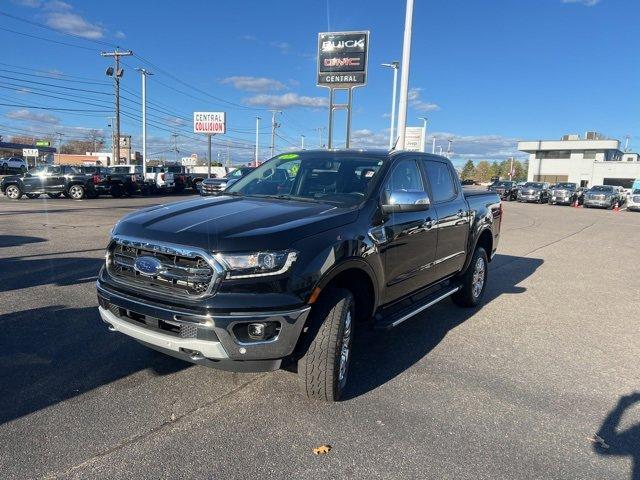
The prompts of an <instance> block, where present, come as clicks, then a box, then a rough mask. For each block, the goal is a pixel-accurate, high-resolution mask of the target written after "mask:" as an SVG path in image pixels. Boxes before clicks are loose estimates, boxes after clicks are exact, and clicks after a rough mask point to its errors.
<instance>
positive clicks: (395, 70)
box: [382, 61, 400, 150]
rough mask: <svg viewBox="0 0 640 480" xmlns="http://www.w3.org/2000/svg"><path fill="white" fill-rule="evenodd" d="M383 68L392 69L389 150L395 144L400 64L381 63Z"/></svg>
mask: <svg viewBox="0 0 640 480" xmlns="http://www.w3.org/2000/svg"><path fill="white" fill-rule="evenodd" d="M382 66H383V67H389V68H393V93H392V94H391V128H390V129H389V150H391V149H392V148H393V144H394V143H395V137H396V136H395V135H394V130H395V126H396V125H395V123H396V92H397V90H398V68H399V67H400V62H397V61H396V62H391V63H383V64H382Z"/></svg>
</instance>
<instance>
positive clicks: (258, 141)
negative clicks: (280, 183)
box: [253, 117, 260, 167]
mask: <svg viewBox="0 0 640 480" xmlns="http://www.w3.org/2000/svg"><path fill="white" fill-rule="evenodd" d="M259 144H260V117H256V156H255V158H254V159H253V163H254V165H253V166H254V167H257V166H258V159H259V158H260V150H259V148H260V147H259Z"/></svg>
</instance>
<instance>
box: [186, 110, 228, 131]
mask: <svg viewBox="0 0 640 480" xmlns="http://www.w3.org/2000/svg"><path fill="white" fill-rule="evenodd" d="M226 131H227V124H226V119H225V113H224V112H193V133H206V134H208V135H220V134H222V133H226Z"/></svg>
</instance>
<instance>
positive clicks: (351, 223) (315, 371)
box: [97, 150, 502, 401]
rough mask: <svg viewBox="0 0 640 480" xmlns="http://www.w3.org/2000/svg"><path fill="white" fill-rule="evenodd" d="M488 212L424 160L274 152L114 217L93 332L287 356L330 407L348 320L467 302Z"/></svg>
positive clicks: (227, 354) (490, 248)
mask: <svg viewBox="0 0 640 480" xmlns="http://www.w3.org/2000/svg"><path fill="white" fill-rule="evenodd" d="M282 172H284V173H286V175H283V174H282ZM501 221H502V205H501V203H500V199H499V198H498V195H497V194H495V193H493V192H487V191H480V190H476V191H473V192H468V193H467V192H464V193H463V190H462V188H461V186H460V183H459V181H458V177H457V175H456V172H455V170H454V168H453V166H452V165H451V163H450V162H449V160H447V159H446V158H443V157H440V156H436V155H430V154H424V153H410V152H391V153H388V152H362V151H350V150H342V151H326V150H318V151H310V150H307V151H300V152H295V153H287V154H282V155H279V156H276V157H274V158H272V159H271V160H269V161H267V162H265V163H264V164H263V165H261V166H260V167H258V168H256V169H255V170H254V171H252V172H251V173H249V174H247V175H246V176H244V177H242V178H241V179H240V180H238V181H237V182H236V183H235V184H234V185H232V186H231V187H229V188H228V190H227V191H225V192H223V193H221V194H219V195H217V196H212V197H206V198H202V197H198V198H197V199H192V200H187V201H183V202H179V203H172V204H166V205H159V206H154V207H151V208H147V209H144V210H140V211H138V212H134V213H131V214H129V215H127V216H125V217H124V218H122V219H121V220H120V221H119V222H118V223H117V224H116V225H115V227H114V228H113V230H112V232H111V239H110V242H109V245H108V247H107V252H106V264H105V266H104V267H103V268H102V269H101V271H100V274H99V276H98V281H97V293H98V301H99V313H100V316H101V318H102V320H103V321H104V322H105V323H106V324H108V327H109V330H111V331H119V332H121V333H124V334H125V335H128V336H131V337H133V338H135V339H137V340H139V341H140V342H142V343H144V344H145V345H147V346H149V347H151V348H154V349H156V350H159V351H161V352H165V353H167V354H169V355H172V356H175V357H178V358H181V359H184V360H187V361H191V362H194V363H198V364H202V365H208V366H212V367H216V368H221V369H227V370H234V371H268V370H275V369H278V368H280V367H281V366H283V365H285V364H291V363H293V362H297V374H298V376H299V377H300V379H301V385H302V390H303V391H304V393H305V394H306V395H307V396H308V397H310V398H315V399H321V400H326V401H335V400H338V399H339V398H340V396H341V394H342V393H343V391H344V389H345V386H346V385H347V375H348V371H349V362H350V359H351V347H352V339H353V332H354V329H355V328H358V327H360V326H361V324H362V323H365V322H371V323H372V325H373V327H375V328H380V329H391V328H393V327H396V326H397V325H399V324H401V323H402V322H404V321H406V320H408V319H409V318H411V317H413V316H415V315H417V314H419V313H420V312H422V311H423V310H425V309H426V308H428V307H430V306H431V305H433V304H435V303H437V302H440V301H441V300H444V299H445V298H447V297H451V298H452V299H453V300H454V302H455V303H457V304H458V305H461V306H463V307H475V306H478V305H479V304H480V303H481V301H482V298H483V294H484V292H485V288H486V285H487V272H488V269H487V267H488V263H489V261H490V260H491V258H492V257H493V255H494V253H495V251H496V247H497V245H498V240H499V235H500V224H501ZM423 321H427V320H426V319H423Z"/></svg>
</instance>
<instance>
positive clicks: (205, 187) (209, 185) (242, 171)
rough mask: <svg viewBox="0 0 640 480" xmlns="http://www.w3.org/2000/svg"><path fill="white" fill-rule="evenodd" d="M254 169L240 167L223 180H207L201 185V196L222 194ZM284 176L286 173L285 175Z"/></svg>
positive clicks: (212, 178)
mask: <svg viewBox="0 0 640 480" xmlns="http://www.w3.org/2000/svg"><path fill="white" fill-rule="evenodd" d="M253 169H254V167H239V168H236V169H235V170H233V171H232V172H231V173H228V174H227V176H226V177H222V178H214V177H211V178H205V179H204V180H203V181H202V183H201V184H200V195H202V196H203V197H206V196H209V195H215V194H218V193H220V192H222V191H223V190H224V189H226V188H228V187H230V186H231V185H233V184H234V183H235V182H237V181H238V180H240V179H241V178H242V177H243V176H244V175H246V174H247V173H249V172H251V171H252V170H253ZM283 174H284V173H283Z"/></svg>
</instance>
